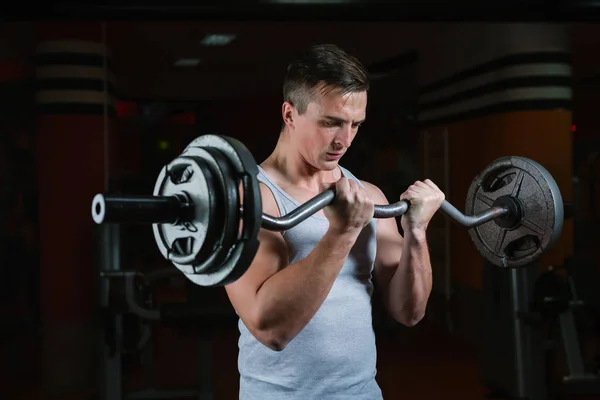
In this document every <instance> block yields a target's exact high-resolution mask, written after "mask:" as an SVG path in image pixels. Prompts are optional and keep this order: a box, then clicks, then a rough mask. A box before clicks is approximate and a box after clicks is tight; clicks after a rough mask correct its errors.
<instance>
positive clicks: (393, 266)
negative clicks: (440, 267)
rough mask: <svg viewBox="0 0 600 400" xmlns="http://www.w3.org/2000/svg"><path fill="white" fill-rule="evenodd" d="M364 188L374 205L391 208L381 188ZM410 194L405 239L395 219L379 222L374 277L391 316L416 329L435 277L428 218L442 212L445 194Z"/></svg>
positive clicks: (435, 192)
mask: <svg viewBox="0 0 600 400" xmlns="http://www.w3.org/2000/svg"><path fill="white" fill-rule="evenodd" d="M365 187H366V188H367V190H368V191H369V194H370V195H371V196H372V199H373V201H374V203H375V204H379V205H386V204H389V203H388V200H387V198H386V197H385V195H384V194H383V192H382V191H381V190H380V189H379V188H378V187H376V186H375V185H372V184H369V183H365ZM408 192H409V191H407V192H405V193H403V195H402V197H401V198H404V199H406V200H409V201H411V208H413V209H412V210H410V213H408V212H407V214H409V215H408V216H407V218H406V222H405V221H404V220H403V224H402V225H403V228H404V237H402V235H401V234H400V232H399V231H398V226H397V224H396V220H395V219H394V218H384V219H378V220H377V256H376V259H375V273H374V276H375V283H376V285H377V287H378V288H379V290H380V291H381V293H382V297H383V302H384V304H385V306H386V308H387V310H388V312H389V313H390V315H391V316H392V317H393V318H394V319H395V320H397V321H398V322H400V323H402V324H404V325H406V326H414V325H416V324H417V323H418V322H419V321H420V320H421V319H422V318H423V316H424V315H425V310H426V307H427V302H428V300H429V295H430V293H431V287H432V273H431V262H430V258H429V249H428V247H427V240H426V229H427V223H428V222H429V219H430V218H431V216H429V214H431V215H433V213H435V211H436V210H437V208H439V204H441V201H440V200H439V198H440V196H443V194H441V192H439V189H438V190H437V191H436V190H435V189H434V190H433V191H432V190H430V191H427V190H422V191H421V192H422V193H421V194H423V195H422V196H420V194H418V193H414V192H410V193H408ZM432 192H433V193H432ZM442 200H443V198H442ZM413 203H414V204H413ZM428 203H429V205H427V204H428ZM438 203H439V204H438ZM413 205H414V207H413ZM423 205H425V206H423ZM409 209H410V208H409ZM405 215H406V214H405Z"/></svg>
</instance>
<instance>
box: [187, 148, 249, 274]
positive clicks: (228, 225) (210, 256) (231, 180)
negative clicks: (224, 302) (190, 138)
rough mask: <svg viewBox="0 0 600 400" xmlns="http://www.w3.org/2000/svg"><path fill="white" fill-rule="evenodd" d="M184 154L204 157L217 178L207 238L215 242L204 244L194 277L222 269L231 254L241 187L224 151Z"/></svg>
mask: <svg viewBox="0 0 600 400" xmlns="http://www.w3.org/2000/svg"><path fill="white" fill-rule="evenodd" d="M183 154H185V157H190V156H191V157H193V158H194V159H197V158H201V159H202V160H203V161H204V162H205V163H206V165H207V166H208V167H209V169H210V170H211V172H212V175H213V177H214V179H213V181H214V182H213V185H212V187H213V190H214V193H213V197H214V198H215V202H214V207H213V208H212V215H213V218H211V226H210V227H209V232H208V236H210V237H212V238H214V240H213V241H212V242H211V243H210V245H207V243H206V242H205V245H204V247H203V249H202V251H201V253H200V254H199V257H198V258H196V260H194V263H193V264H192V267H193V274H195V275H198V274H203V273H206V272H208V271H211V270H214V269H215V268H219V266H220V265H221V264H223V263H224V262H225V261H226V260H227V258H228V257H229V256H230V254H231V248H232V246H234V245H235V243H236V239H237V235H238V228H239V223H240V205H239V198H238V187H237V186H236V183H235V174H234V173H233V167H232V166H231V163H230V162H229V160H228V159H227V157H226V156H225V155H224V154H223V153H222V152H221V151H219V150H217V149H215V148H211V147H193V148H190V149H187V151H185V152H184V153H183ZM213 222H214V225H213Z"/></svg>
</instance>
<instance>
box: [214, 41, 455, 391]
mask: <svg viewBox="0 0 600 400" xmlns="http://www.w3.org/2000/svg"><path fill="white" fill-rule="evenodd" d="M368 89H369V79H368V73H367V71H366V70H365V68H364V66H363V65H362V64H361V63H360V62H359V61H358V60H357V59H356V58H354V57H352V56H350V55H348V54H346V53H345V52H344V51H342V50H341V49H339V48H337V47H336V46H333V45H320V46H314V47H312V48H311V49H310V50H309V51H308V52H307V53H306V54H305V55H304V56H303V57H302V58H300V59H299V60H296V61H294V62H292V63H291V64H290V65H289V67H288V71H287V75H286V77H285V82H284V84H283V93H284V102H283V106H282V117H283V126H282V130H281V133H280V136H279V140H278V142H277V145H276V147H275V149H274V150H273V152H272V154H271V155H270V156H269V157H268V158H267V159H266V160H265V161H264V162H263V163H262V164H261V165H260V168H259V175H258V178H259V181H260V189H261V195H262V199H263V212H264V213H267V214H270V215H273V216H280V215H284V214H286V213H288V212H290V211H291V210H293V209H294V208H296V207H298V206H299V205H300V204H302V203H304V202H306V201H307V200H309V199H310V198H312V197H314V196H316V195H317V194H318V193H320V192H321V191H322V190H324V189H326V188H334V189H335V192H336V198H335V200H334V202H333V204H331V205H330V206H328V207H326V208H325V209H324V210H323V211H321V212H319V213H317V214H315V215H314V216H312V217H310V218H308V219H307V220H305V221H304V222H302V223H300V224H299V225H297V226H296V227H294V228H292V229H290V230H288V231H285V232H281V233H280V232H273V231H267V230H261V232H260V234H259V238H260V248H259V250H258V253H257V255H256V257H255V259H254V261H253V263H252V265H251V266H250V268H249V269H248V271H247V272H246V274H245V275H244V276H243V277H242V278H241V279H239V280H238V281H236V282H235V283H233V284H230V285H228V286H227V287H226V290H227V293H228V296H229V298H230V300H231V302H232V304H233V306H234V308H235V310H236V312H237V314H238V315H239V317H240V321H239V329H240V339H239V359H238V366H239V371H240V393H239V395H240V399H241V400H291V399H294V400H295V399H298V400H309V399H315V400H350V399H365V400H366V399H368V400H372V399H381V398H382V393H381V390H380V388H379V386H378V384H377V382H376V380H375V375H376V347H375V336H374V332H373V326H372V316H371V295H372V292H373V282H374V283H375V284H376V285H377V286H378V289H379V290H381V293H382V295H383V298H384V303H385V305H386V307H387V309H388V310H389V312H390V314H391V315H392V316H393V318H395V319H396V320H397V321H399V322H401V323H403V324H405V325H407V326H413V325H415V324H416V323H418V322H419V321H420V320H421V318H422V317H423V315H424V313H425V307H426V304H427V301H428V298H429V294H430V291H431V266H430V261H429V254H428V249H427V243H426V238H425V232H426V229H427V224H428V222H429V220H430V219H431V218H432V216H433V214H434V213H435V212H436V210H437V209H438V208H439V207H440V205H441V203H442V201H443V199H444V195H443V193H442V192H441V191H440V190H439V189H438V188H437V187H436V186H435V184H433V183H432V182H431V181H429V180H425V181H424V182H415V183H414V184H413V185H412V186H410V187H409V188H408V190H406V192H404V193H403V194H402V195H401V196H400V198H401V199H405V200H408V201H410V204H411V205H410V207H409V210H408V212H407V213H406V214H404V215H403V216H402V219H401V223H402V228H403V230H404V237H402V236H401V235H400V233H399V232H398V229H397V225H396V222H395V220H394V219H393V218H389V219H374V218H373V205H374V204H388V201H387V199H386V198H385V196H384V194H383V193H382V191H381V190H380V189H379V188H378V187H376V186H375V185H373V184H370V183H368V182H365V181H361V180H358V179H357V178H356V177H355V176H354V175H353V174H352V173H351V172H350V171H349V170H347V169H345V168H343V167H342V166H340V165H339V164H338V163H339V161H340V159H341V157H342V156H343V155H344V153H345V152H346V151H347V150H348V148H349V147H350V145H351V144H352V140H353V139H354V137H355V136H356V134H357V132H358V128H359V126H360V124H361V123H362V122H363V121H364V120H365V116H366V106H367V92H368ZM372 278H373V279H372Z"/></svg>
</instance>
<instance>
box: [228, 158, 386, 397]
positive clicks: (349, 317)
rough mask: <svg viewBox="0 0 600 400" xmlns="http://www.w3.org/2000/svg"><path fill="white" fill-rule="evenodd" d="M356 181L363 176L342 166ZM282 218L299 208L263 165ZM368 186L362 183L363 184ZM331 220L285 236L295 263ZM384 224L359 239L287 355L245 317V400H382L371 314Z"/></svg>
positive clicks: (241, 359)
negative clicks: (260, 335) (251, 327)
mask: <svg viewBox="0 0 600 400" xmlns="http://www.w3.org/2000/svg"><path fill="white" fill-rule="evenodd" d="M340 168H341V170H342V173H343V174H344V176H345V177H347V178H348V179H354V180H356V181H357V182H359V181H358V179H357V178H356V177H355V176H354V175H353V174H352V173H350V171H348V170H347V169H345V168H342V167H340ZM258 179H259V181H260V182H262V183H264V184H265V185H266V186H267V187H268V188H269V189H270V190H271V192H272V193H273V196H274V197H275V200H276V202H277V205H278V206H279V210H280V213H281V215H284V214H287V213H289V212H290V211H291V210H293V209H294V208H296V207H298V206H299V204H298V202H297V201H295V200H294V199H293V198H292V197H291V196H289V195H288V194H287V193H286V192H284V191H283V190H282V189H281V188H280V187H279V186H277V185H276V184H275V183H274V182H273V181H272V180H271V179H270V178H269V177H268V176H267V174H266V173H265V171H264V170H263V169H262V168H260V167H259V174H258ZM359 184H360V182H359ZM328 226H329V221H328V220H327V219H326V218H325V217H322V216H320V215H313V216H311V217H309V218H308V219H306V220H305V221H303V222H302V223H300V224H298V225H297V226H295V227H294V228H291V229H289V230H288V231H285V232H283V237H284V239H285V242H286V243H287V246H288V250H289V256H290V263H295V262H296V261H298V260H301V259H303V258H306V256H307V255H308V254H309V253H310V252H311V251H312V249H313V248H314V247H315V245H316V244H317V243H318V242H319V241H320V240H321V238H322V237H323V235H324V234H325V232H326V231H327V229H328ZM375 230H376V221H375V220H373V221H372V222H371V223H370V224H369V225H367V226H366V227H365V228H364V229H363V231H362V232H361V234H360V235H359V237H358V239H357V241H356V244H355V245H354V247H353V248H352V250H351V252H350V254H349V256H348V258H347V260H346V262H345V263H344V265H343V267H342V270H341V271H340V274H339V275H338V277H337V279H336V281H335V283H334V284H333V287H332V288H331V291H330V292H329V295H328V296H327V298H326V299H325V301H324V302H323V304H322V306H321V308H320V309H319V310H318V311H317V313H316V314H315V316H314V317H313V318H312V320H311V321H310V322H309V323H308V324H307V325H306V327H305V328H304V329H303V330H302V331H301V332H300V333H299V334H298V335H297V336H296V337H295V338H294V339H293V340H292V341H291V342H290V343H289V344H288V345H287V346H286V347H285V349H283V350H282V351H280V352H276V351H273V350H271V349H269V348H268V347H266V346H265V345H263V344H262V343H260V342H259V341H258V340H256V338H255V337H254V336H253V335H252V334H251V333H250V332H249V331H248V329H247V327H246V326H245V325H244V323H243V322H242V320H241V319H240V320H239V322H238V326H239V330H240V338H239V343H238V344H239V356H238V368H239V372H240V392H239V395H240V400H312V399H315V400H351V399H356V400H359V399H360V400H380V399H382V398H383V397H382V393H381V390H380V388H379V386H378V384H377V382H376V381H375V375H376V372H377V371H376V358H377V351H376V347H375V335H374V332H373V323H372V315H371V295H372V293H373V283H372V279H371V274H372V271H373V262H374V260H375V252H376V241H375Z"/></svg>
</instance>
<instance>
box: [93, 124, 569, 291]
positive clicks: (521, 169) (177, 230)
mask: <svg viewBox="0 0 600 400" xmlns="http://www.w3.org/2000/svg"><path fill="white" fill-rule="evenodd" d="M257 173H258V167H257V164H256V161H255V160H254V158H253V156H252V154H251V153H250V152H249V151H248V149H247V148H246V147H245V146H244V145H243V144H242V143H241V142H239V141H238V140H236V139H234V138H230V137H227V136H219V135H203V136H200V137H198V138H196V139H195V140H193V141H192V142H191V143H190V144H189V145H188V146H187V147H186V148H185V149H184V151H183V152H182V154H181V155H180V156H179V157H177V158H175V159H174V160H173V161H171V162H170V163H169V164H168V165H166V166H164V167H163V168H162V170H161V172H160V174H159V176H158V178H157V180H156V184H155V187H154V191H153V195H152V196H125V195H111V194H97V195H96V196H95V197H94V200H93V202H92V217H93V219H94V221H95V222H96V223H97V224H104V223H150V224H152V227H153V232H154V237H155V240H156V243H157V246H158V248H159V250H160V252H161V254H162V255H163V257H164V258H165V259H167V260H169V261H170V262H171V263H173V264H174V265H175V266H176V267H177V268H178V269H179V270H180V271H181V272H183V273H184V274H185V275H186V276H187V277H188V278H189V279H190V280H192V281H193V282H194V283H196V284H198V285H201V286H222V285H226V284H228V283H231V282H234V281H235V280H237V279H238V278H239V277H241V276H242V275H243V274H244V273H245V272H246V270H247V269H248V267H249V266H250V264H251V262H252V260H253V258H254V256H255V254H256V251H257V249H258V231H259V229H260V228H261V227H263V228H265V229H269V230H274V231H283V230H288V229H292V228H293V227H294V226H296V225H298V224H299V223H301V222H302V221H304V220H306V219H307V218H308V217H310V216H311V215H313V214H315V213H316V212H317V211H319V210H321V209H322V208H324V207H326V206H327V205H328V204H330V203H331V202H332V201H333V200H334V198H335V192H334V191H333V190H327V191H325V192H323V193H320V194H319V195H317V196H315V197H314V198H313V199H311V200H309V201H307V202H306V203H304V204H303V205H301V206H300V207H298V208H297V209H296V210H294V211H292V212H290V213H289V214H287V215H284V216H282V217H280V218H275V217H273V216H271V215H267V214H263V213H262V202H261V198H260V191H259V186H258V180H257V178H256V175H257ZM240 190H241V193H240ZM408 208H409V203H408V202H406V201H398V202H396V203H394V204H390V205H376V206H375V213H374V217H375V218H392V217H398V216H401V215H403V214H404V213H405V212H406V211H407V210H408ZM440 209H441V211H442V212H443V213H444V214H445V215H446V216H448V217H449V218H450V219H451V220H453V221H454V222H456V223H457V224H459V225H461V226H464V227H466V228H478V229H475V230H474V231H472V232H474V233H472V234H471V238H472V240H473V241H474V243H475V244H476V247H477V250H478V251H479V252H480V253H481V254H482V255H483V257H484V258H486V259H487V260H489V261H490V262H492V263H494V264H495V265H498V266H503V267H520V266H522V265H524V264H525V263H528V262H531V261H534V260H536V259H538V258H539V257H540V256H541V254H542V253H543V252H544V251H546V250H547V249H548V248H550V247H551V246H552V245H554V243H555V241H556V239H557V238H558V236H559V235H560V231H561V229H562V223H563V217H564V211H563V203H562V197H561V194H560V191H559V190H558V187H557V185H556V182H555V181H554V179H553V178H552V176H551V175H550V174H549V173H548V171H546V170H545V169H544V167H542V166H541V165H539V164H538V163H536V162H535V161H533V160H530V159H527V158H524V157H504V158H501V159H498V160H496V161H494V162H493V163H492V164H490V166H489V167H488V168H486V169H485V170H484V171H483V172H482V174H480V175H479V176H478V177H476V178H475V180H474V181H473V184H472V185H471V188H470V190H469V194H468V196H467V213H468V215H464V214H463V213H461V212H460V211H459V210H457V209H456V208H455V207H454V206H453V205H452V204H450V203H449V202H448V201H444V202H443V204H442V206H441V208H440ZM491 221H493V224H488V222H491ZM498 238H501V239H502V240H500V241H498Z"/></svg>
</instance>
